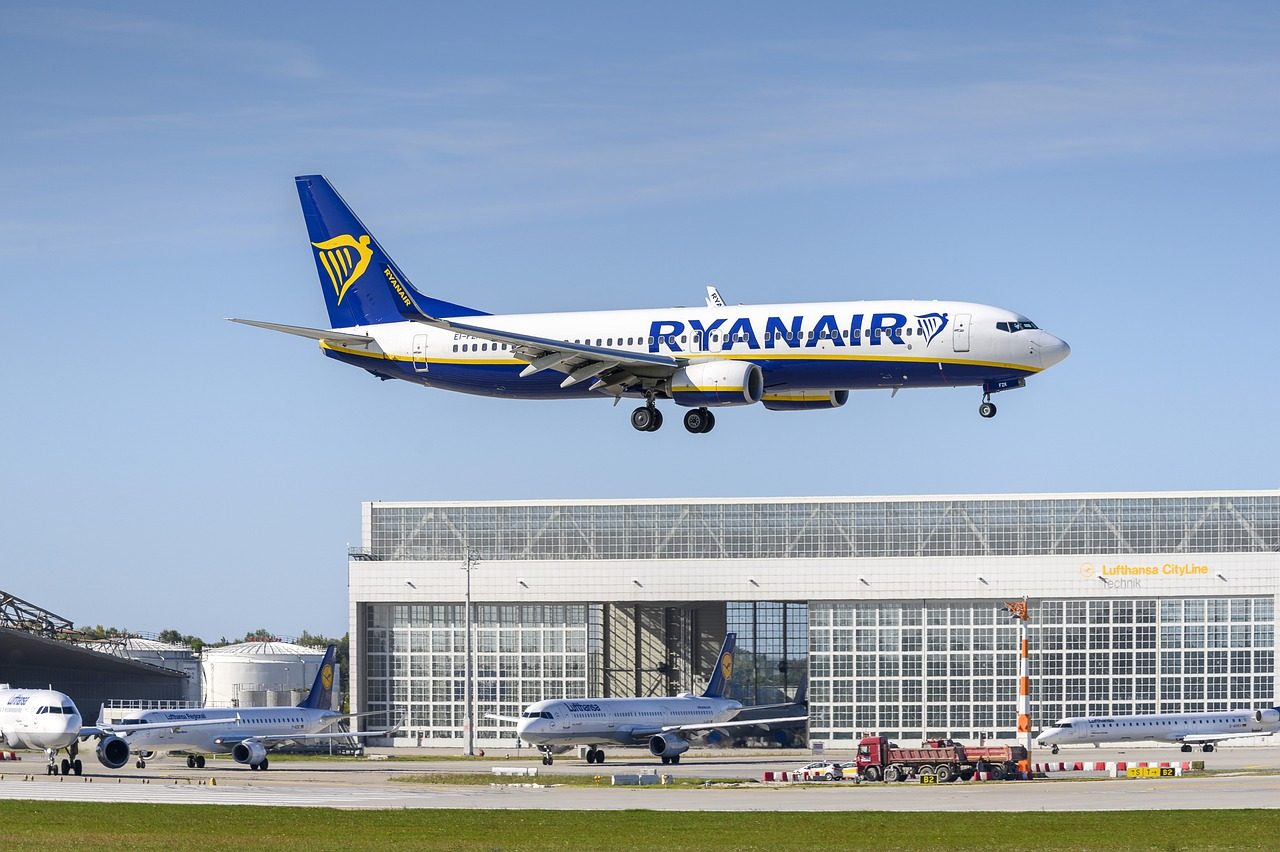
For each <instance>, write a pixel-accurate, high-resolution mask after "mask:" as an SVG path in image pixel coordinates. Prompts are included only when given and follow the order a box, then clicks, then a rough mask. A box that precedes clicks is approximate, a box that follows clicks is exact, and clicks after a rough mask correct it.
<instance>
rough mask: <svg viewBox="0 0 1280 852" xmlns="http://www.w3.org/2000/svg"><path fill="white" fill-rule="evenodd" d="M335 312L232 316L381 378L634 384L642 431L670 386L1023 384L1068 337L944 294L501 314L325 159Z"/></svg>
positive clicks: (808, 392)
mask: <svg viewBox="0 0 1280 852" xmlns="http://www.w3.org/2000/svg"><path fill="white" fill-rule="evenodd" d="M295 180H296V181H297V185H298V196H299V198H300V199H301V201H302V212H303V216H304V217H305V218H306V222H307V232H308V234H309V237H310V242H311V247H312V252H313V257H314V259H315V264H316V270H317V271H318V273H319V276H320V287H321V289H322V290H323V291H324V297H325V304H326V306H327V307H328V309H329V322H330V325H331V326H332V328H329V329H323V328H304V327H300V326H293V325H281V324H279V323H269V322H258V321H254V320H245V319H233V320H232V322H239V323H244V324H245V325H252V326H257V327H259V328H266V329H270V330H272V331H280V332H285V333H287V334H295V335H298V336H300V337H309V338H312V339H313V340H317V341H319V343H320V348H321V350H323V351H324V353H325V354H326V355H328V356H329V357H330V358H334V359H336V360H339V361H343V362H346V363H348V364H353V365H355V366H357V367H362V368H364V369H365V370H368V371H369V372H370V373H372V374H374V375H375V376H377V377H378V378H380V379H403V380H405V381H410V382H416V383H418V384H421V385H426V386H428V387H438V388H444V389H446V390H454V391H462V392H463V393H472V394H480V395H482V396H495V397H506V398H511V399H582V398H590V397H604V398H612V399H613V400H614V402H615V404H616V403H617V401H618V400H620V399H621V398H622V397H627V398H630V399H637V400H642V401H643V403H644V404H643V405H641V406H640V407H638V408H636V409H635V410H634V411H632V412H631V425H632V426H634V427H635V428H636V429H638V430H640V431H641V432H653V431H656V430H657V429H658V428H659V427H661V426H662V412H661V411H660V410H659V409H658V407H657V404H656V403H657V402H658V400H672V401H673V402H675V404H676V405H680V406H683V407H685V408H688V409H689V410H688V411H687V412H686V413H685V415H684V427H685V428H686V429H687V430H689V431H690V432H695V433H700V432H710V431H711V429H712V428H713V427H714V426H715V422H716V420H715V415H714V414H713V413H712V411H711V409H713V408H724V407H728V406H737V405H755V404H757V403H759V404H761V405H763V406H764V407H765V408H768V409H770V410H772V411H810V410H817V409H827V408H839V407H841V406H842V405H844V404H845V402H847V401H848V399H849V391H850V390H863V389H877V388H880V389H888V390H891V391H892V392H893V393H897V392H898V391H899V390H901V389H903V388H936V387H958V386H965V387H975V388H981V389H982V404H981V405H980V406H979V408H978V411H979V413H980V414H981V415H982V416H983V417H994V416H995V413H996V407H995V405H994V404H993V403H992V402H991V395H992V394H993V393H997V392H998V391H1005V390H1011V389H1014V388H1020V387H1023V386H1024V385H1025V384H1026V379H1027V377H1028V376H1033V375H1035V374H1036V373H1039V372H1040V371H1041V370H1045V369H1047V368H1049V367H1051V366H1053V365H1054V364H1056V363H1058V362H1059V361H1061V360H1062V359H1064V358H1066V357H1067V355H1068V353H1069V352H1070V351H1071V350H1070V347H1068V346H1067V344H1066V343H1065V342H1064V341H1062V340H1061V339H1059V338H1057V337H1055V336H1054V335H1052V334H1050V333H1048V332H1047V331H1044V330H1042V329H1040V328H1038V327H1037V326H1036V324H1035V323H1034V322H1031V321H1030V320H1029V319H1027V317H1025V316H1022V315H1021V314H1018V313H1014V312H1013V311H1008V310H1005V309H1003V308H996V307H991V306H989V305H978V304H972V303H968V302H938V301H928V302H920V301H898V300H887V301H862V302H816V303H806V304H779V305H726V304H724V300H723V299H721V298H720V297H719V294H718V293H716V292H715V291H714V290H712V292H711V293H710V295H709V296H708V298H707V306H706V307H704V308H666V309H654V310H623V311H592V312H575V313H551V314H506V315H494V314H489V313H486V312H484V311H481V310H477V309H476V308H470V307H465V306H463V305H459V304H454V303H453V302H446V301H442V300H440V299H436V298H433V297H431V296H427V295H425V294H424V293H422V292H420V291H419V290H417V289H416V288H415V287H414V286H413V285H412V284H410V283H409V279H408V278H407V277H406V276H405V274H404V273H403V272H402V271H401V270H400V268H399V267H398V266H396V264H395V261H393V260H392V259H391V257H390V255H388V254H387V253H386V252H385V251H384V250H383V249H382V246H381V245H379V244H378V241H377V240H376V239H374V237H373V235H372V234H371V233H370V231H369V229H368V228H366V227H365V226H364V224H363V223H361V221H360V220H359V219H358V218H357V217H356V215H355V213H353V212H352V211H351V208H350V207H348V206H347V204H346V202H344V201H343V200H342V198H341V197H340V196H339V195H338V193H337V192H336V191H335V190H334V188H333V187H332V186H331V185H330V184H329V181H327V180H325V178H323V177H321V176H320V175H305V176H302V177H298V178H296V179H295Z"/></svg>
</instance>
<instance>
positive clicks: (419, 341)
mask: <svg viewBox="0 0 1280 852" xmlns="http://www.w3.org/2000/svg"><path fill="white" fill-rule="evenodd" d="M428 369H429V368H428V366H427V336H426V335H425V334H415V335H414V336H413V371H414V372H415V373H425V372H427V371H428Z"/></svg>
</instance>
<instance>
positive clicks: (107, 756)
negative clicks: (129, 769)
mask: <svg viewBox="0 0 1280 852" xmlns="http://www.w3.org/2000/svg"><path fill="white" fill-rule="evenodd" d="M97 752H98V762H99V763H101V764H102V765H103V766H105V767H107V768H108V769H119V768H120V767H122V766H124V765H125V764H126V763H128V762H129V744H128V743H127V742H125V741H124V738H123V737H116V736H110V737H103V738H102V739H101V740H99V741H98V749H97Z"/></svg>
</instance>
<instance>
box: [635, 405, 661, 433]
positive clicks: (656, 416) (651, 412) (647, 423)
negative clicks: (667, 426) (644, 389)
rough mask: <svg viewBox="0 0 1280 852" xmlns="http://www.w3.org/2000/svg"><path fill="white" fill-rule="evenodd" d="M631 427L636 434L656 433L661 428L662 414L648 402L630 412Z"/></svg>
mask: <svg viewBox="0 0 1280 852" xmlns="http://www.w3.org/2000/svg"><path fill="white" fill-rule="evenodd" d="M631 425H632V426H633V427H635V429H636V431H638V432H657V431H658V430H659V429H661V428H662V412H661V411H659V410H658V406H656V405H654V404H653V400H649V401H648V402H647V403H645V404H644V405H642V406H640V407H639V408H637V409H636V410H635V411H633V412H631Z"/></svg>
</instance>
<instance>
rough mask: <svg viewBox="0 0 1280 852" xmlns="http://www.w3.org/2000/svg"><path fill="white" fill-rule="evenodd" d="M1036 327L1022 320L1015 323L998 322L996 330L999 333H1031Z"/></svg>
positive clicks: (1028, 321)
mask: <svg viewBox="0 0 1280 852" xmlns="http://www.w3.org/2000/svg"><path fill="white" fill-rule="evenodd" d="M1036 327H1037V326H1036V324H1035V323H1033V322H1031V321H1030V320H1022V321H1016V322H998V323H996V328H997V329H999V330H1000V331H1031V330H1032V329H1035V328H1036Z"/></svg>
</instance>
